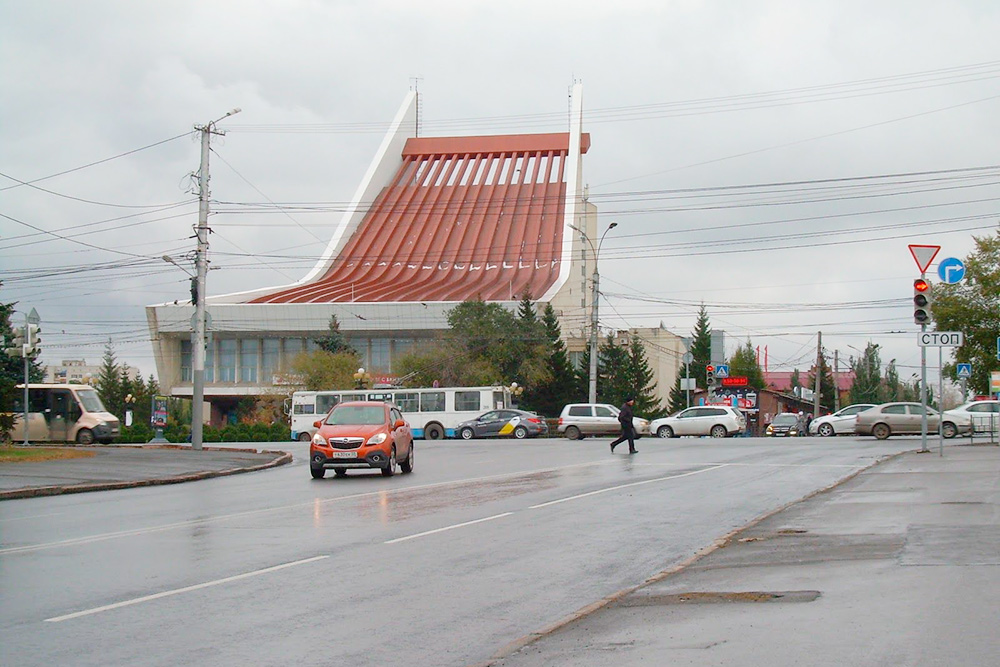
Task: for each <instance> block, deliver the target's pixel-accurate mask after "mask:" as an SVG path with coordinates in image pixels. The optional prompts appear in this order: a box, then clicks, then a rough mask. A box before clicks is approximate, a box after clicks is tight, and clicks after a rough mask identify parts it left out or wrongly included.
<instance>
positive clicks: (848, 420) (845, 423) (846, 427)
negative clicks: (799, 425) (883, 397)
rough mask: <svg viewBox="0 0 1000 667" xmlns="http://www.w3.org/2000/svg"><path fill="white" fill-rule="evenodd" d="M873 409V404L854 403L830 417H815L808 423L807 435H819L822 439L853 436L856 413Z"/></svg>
mask: <svg viewBox="0 0 1000 667" xmlns="http://www.w3.org/2000/svg"><path fill="white" fill-rule="evenodd" d="M874 407H875V404H874V403H855V404H854V405H848V406H847V407H846V408H841V409H839V410H837V411H836V412H834V413H833V414H832V415H823V416H822V417H816V419H813V420H812V421H811V422H809V435H821V436H823V437H824V438H829V437H831V436H834V435H853V434H854V423H855V422H856V421H857V420H858V413H860V412H864V411H865V410H867V409H869V408H874Z"/></svg>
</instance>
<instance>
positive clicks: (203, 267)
mask: <svg viewBox="0 0 1000 667" xmlns="http://www.w3.org/2000/svg"><path fill="white" fill-rule="evenodd" d="M197 129H198V130H200V131H201V167H200V168H199V170H198V227H197V229H196V231H197V235H198V248H197V251H196V253H195V265H196V268H197V276H196V278H195V280H196V282H195V292H196V294H195V304H194V308H195V312H194V342H193V345H192V348H193V353H194V354H193V356H194V358H193V359H192V362H193V366H194V368H193V369H192V384H193V387H192V395H191V449H195V450H200V449H201V445H202V427H203V423H204V403H205V351H206V350H205V278H206V276H207V274H208V197H209V190H208V181H209V176H208V156H209V142H210V138H211V136H212V123H209V124H208V125H206V126H204V127H199V128H197Z"/></svg>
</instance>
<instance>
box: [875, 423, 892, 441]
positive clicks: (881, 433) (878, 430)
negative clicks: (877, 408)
mask: <svg viewBox="0 0 1000 667" xmlns="http://www.w3.org/2000/svg"><path fill="white" fill-rule="evenodd" d="M891 433H892V432H891V431H890V430H889V425H888V424H875V426H872V435H874V436H875V437H876V438H878V439H879V440H885V439H886V438H888V437H889V435H890V434H891Z"/></svg>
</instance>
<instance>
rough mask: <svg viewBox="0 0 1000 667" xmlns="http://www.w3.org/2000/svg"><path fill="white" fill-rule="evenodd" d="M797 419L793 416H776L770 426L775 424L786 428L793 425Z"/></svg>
mask: <svg viewBox="0 0 1000 667" xmlns="http://www.w3.org/2000/svg"><path fill="white" fill-rule="evenodd" d="M798 420H799V418H798V417H797V416H795V415H793V414H784V415H778V416H777V417H775V418H774V421H773V422H771V423H772V424H777V425H778V426H787V425H788V424H794V423H795V422H797V421H798Z"/></svg>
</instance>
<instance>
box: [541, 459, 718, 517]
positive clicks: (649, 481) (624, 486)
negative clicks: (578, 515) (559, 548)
mask: <svg viewBox="0 0 1000 667" xmlns="http://www.w3.org/2000/svg"><path fill="white" fill-rule="evenodd" d="M727 465H729V464H728V463H720V464H719V465H717V466H713V467H711V468H705V469H703V470H694V471H692V472H684V473H681V474H679V475H667V476H665V477H657V478H655V479H646V480H643V481H641V482H630V483H628V484H619V485H618V486H609V487H608V488H606V489H598V490H597V491H591V492H589V493H581V494H580V495H578V496H570V497H568V498H560V499H559V500H550V501H549V502H547V503H542V504H540V505H532V506H531V507H529V508H528V509H533V510H537V509H540V508H542V507H549V506H550V505H558V504H559V503H568V502H569V501H571V500H579V499H580V498H589V497H590V496H596V495H598V494H600V493H608V492H609V491H618V490H619V489H627V488H629V487H632V486H642V485H643V484H653V483H654V482H665V481H667V480H670V479H678V478H680V477H690V476H691V475H700V474H701V473H703V472H711V471H713V470H718V469H719V468H725V467H726V466H727Z"/></svg>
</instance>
